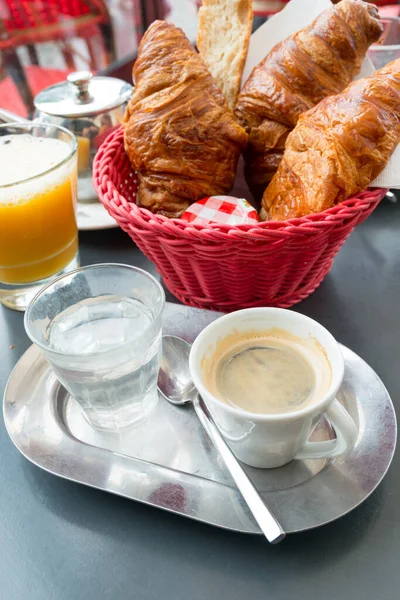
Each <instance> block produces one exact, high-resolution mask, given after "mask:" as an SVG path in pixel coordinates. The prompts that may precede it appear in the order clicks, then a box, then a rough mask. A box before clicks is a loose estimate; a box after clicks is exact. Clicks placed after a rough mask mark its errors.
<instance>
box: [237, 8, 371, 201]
mask: <svg viewBox="0 0 400 600" xmlns="http://www.w3.org/2000/svg"><path fill="white" fill-rule="evenodd" d="M381 33H382V25H381V23H380V22H379V20H378V11H377V8H376V6H374V5H373V4H368V3H366V2H363V1H362V0H342V1H341V2H339V4H336V5H335V6H332V7H331V8H327V9H326V10H324V11H323V12H322V13H321V14H320V15H319V16H318V17H317V18H316V19H315V20H314V21H313V22H312V23H311V24H310V25H309V26H308V27H305V28H304V29H301V30H300V31H298V32H297V33H295V34H294V35H291V36H289V37H288V38H286V39H285V40H283V41H282V42H281V43H279V44H277V45H276V46H275V47H274V48H273V49H272V50H271V52H270V53H269V54H268V55H267V56H266V58H265V59H264V60H263V61H262V62H261V63H260V64H259V65H258V66H257V67H255V68H254V69H253V71H252V73H251V75H250V77H249V79H248V80H247V82H246V84H245V86H244V88H243V90H242V91H241V93H240V95H239V99H238V103H237V106H236V109H235V115H236V117H237V120H238V122H239V123H240V124H241V125H242V126H243V127H244V128H245V129H246V131H247V132H248V133H249V143H248V149H247V151H246V154H245V162H246V179H247V182H248V184H249V186H250V188H251V189H252V191H253V193H254V194H255V195H256V196H257V195H258V196H261V195H262V193H263V192H264V189H265V187H266V185H267V184H268V183H269V181H270V180H271V178H272V175H273V174H274V173H275V171H276V169H277V168H278V165H279V162H280V161H281V159H282V154H283V149H284V147H285V142H286V138H287V136H288V134H289V132H290V131H291V130H292V129H293V127H294V126H295V125H296V123H297V120H298V118H299V116H300V115H301V113H303V112H305V111H306V110H308V109H310V108H312V107H313V106H315V105H316V104H317V103H318V102H319V101H320V100H322V99H323V98H325V97H326V96H331V95H332V94H337V93H339V92H341V91H342V90H343V89H344V88H345V87H346V86H347V85H348V84H349V83H350V82H351V81H352V80H353V79H354V77H355V75H356V74H357V73H358V72H359V71H360V68H361V63H362V61H363V59H364V57H365V54H366V51H367V49H368V47H369V46H370V45H371V44H372V43H373V42H376V41H377V40H378V39H379V38H380V36H381Z"/></svg>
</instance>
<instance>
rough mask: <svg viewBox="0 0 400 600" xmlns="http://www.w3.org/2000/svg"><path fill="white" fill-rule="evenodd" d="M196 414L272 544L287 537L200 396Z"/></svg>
mask: <svg viewBox="0 0 400 600" xmlns="http://www.w3.org/2000/svg"><path fill="white" fill-rule="evenodd" d="M193 406H194V409H195V411H196V414H197V416H198V418H199V420H200V422H201V424H202V425H203V427H204V429H205V430H206V432H207V433H208V435H209V437H210V439H211V441H212V442H213V444H214V446H215V447H216V449H217V450H218V452H219V453H220V455H221V457H222V458H223V460H224V462H225V465H226V467H227V469H228V470H229V472H230V474H231V475H232V478H233V480H234V481H235V483H236V485H237V487H238V489H239V491H240V493H241V494H242V496H243V498H244V499H245V501H246V503H247V505H248V507H249V509H250V510H251V512H252V514H253V516H254V518H255V520H256V521H257V523H258V525H259V527H260V529H261V531H262V532H263V533H264V535H265V537H266V538H267V540H268V541H269V542H271V544H277V543H278V542H280V541H281V540H283V538H284V537H285V532H284V531H283V529H282V527H281V526H280V524H279V523H278V521H277V520H276V519H275V517H274V515H273V514H272V513H271V511H270V510H269V509H268V507H267V506H266V504H265V502H264V500H263V499H262V498H261V496H260V495H259V493H258V492H257V490H256V488H255V487H254V485H253V484H252V482H251V481H250V479H249V478H248V476H247V475H246V473H245V472H244V470H243V468H242V467H241V465H240V463H239V462H238V460H237V458H236V457H235V455H234V454H233V452H232V450H231V449H230V448H229V446H228V444H227V443H226V442H225V440H224V438H223V437H222V435H221V433H220V431H219V429H218V428H217V426H216V424H215V423H214V420H213V418H212V416H211V414H210V412H209V410H208V408H207V407H206V405H205V404H204V401H203V400H202V399H201V398H200V396H196V398H195V399H194V401H193Z"/></svg>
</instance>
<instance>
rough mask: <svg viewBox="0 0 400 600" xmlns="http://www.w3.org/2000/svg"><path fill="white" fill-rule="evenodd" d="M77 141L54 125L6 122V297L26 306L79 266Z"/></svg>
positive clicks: (0, 234) (1, 170)
mask: <svg viewBox="0 0 400 600" xmlns="http://www.w3.org/2000/svg"><path fill="white" fill-rule="evenodd" d="M76 181H77V142H76V139H75V136H74V135H73V134H72V133H71V132H70V131H68V130H67V129H64V128H63V127H58V126H55V125H50V124H39V123H31V124H27V125H20V124H16V123H7V124H4V125H0V301H1V302H2V303H3V304H4V305H6V306H8V307H9V308H13V309H16V310H25V308H26V307H27V305H28V304H29V302H30V300H31V299H32V298H33V296H34V295H35V294H36V293H37V292H38V291H39V289H40V288H41V287H42V286H43V285H45V284H46V283H47V282H49V281H50V280H51V279H53V278H54V277H56V276H58V275H62V274H63V273H66V272H68V271H71V270H73V269H76V268H77V267H79V255H78V229H77V225H76V218H75V206H76Z"/></svg>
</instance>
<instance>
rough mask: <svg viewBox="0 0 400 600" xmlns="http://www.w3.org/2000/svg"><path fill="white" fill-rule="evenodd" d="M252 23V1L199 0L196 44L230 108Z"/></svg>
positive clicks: (233, 102)
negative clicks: (200, 3)
mask: <svg viewBox="0 0 400 600" xmlns="http://www.w3.org/2000/svg"><path fill="white" fill-rule="evenodd" d="M252 24H253V6H252V0H203V5H202V6H201V8H200V9H199V30H198V34H197V47H198V49H199V52H200V54H201V57H202V59H203V61H204V62H205V64H206V66H207V67H208V70H209V71H210V73H211V75H212V76H213V77H214V79H215V82H216V83H217V85H218V86H219V88H220V89H221V91H222V92H223V93H224V95H225V98H226V101H227V103H228V105H229V106H230V108H231V109H232V110H233V109H234V107H235V106H236V102H237V99H238V96H239V92H240V84H241V80H242V74H243V69H244V63H245V62H246V56H247V50H248V47H249V41H250V35H251V27H252Z"/></svg>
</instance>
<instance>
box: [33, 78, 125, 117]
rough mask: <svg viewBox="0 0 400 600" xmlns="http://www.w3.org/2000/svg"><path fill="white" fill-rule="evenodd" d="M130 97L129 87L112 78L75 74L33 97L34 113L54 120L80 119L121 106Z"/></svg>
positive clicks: (123, 82)
mask: <svg viewBox="0 0 400 600" xmlns="http://www.w3.org/2000/svg"><path fill="white" fill-rule="evenodd" d="M131 94H132V86H131V85H130V84H129V83H127V82H126V81H122V80H121V79H116V78H114V77H100V76H95V77H93V75H92V73H91V72H90V71H76V72H74V73H70V74H69V75H68V76H67V80H66V81H63V82H62V83H57V84H56V85H52V86H50V87H48V88H46V89H44V90H42V91H41V92H39V94H38V95H37V96H36V97H35V100H34V102H35V107H36V109H37V110H38V111H40V112H43V113H46V114H48V115H53V116H55V117H67V118H68V117H82V116H86V115H96V114H101V113H103V112H105V111H109V110H111V109H113V108H117V107H118V106H121V104H123V103H124V102H126V101H127V100H128V99H129V98H130V96H131Z"/></svg>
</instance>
